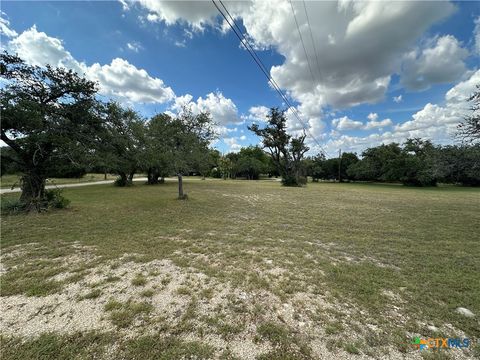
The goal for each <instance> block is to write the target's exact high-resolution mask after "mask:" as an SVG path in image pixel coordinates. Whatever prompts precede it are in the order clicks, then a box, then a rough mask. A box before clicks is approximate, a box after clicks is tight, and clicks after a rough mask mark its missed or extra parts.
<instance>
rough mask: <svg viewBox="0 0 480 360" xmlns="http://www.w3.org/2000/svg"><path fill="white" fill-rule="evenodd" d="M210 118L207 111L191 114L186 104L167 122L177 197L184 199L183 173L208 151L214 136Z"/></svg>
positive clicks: (188, 170) (190, 168) (189, 169)
mask: <svg viewBox="0 0 480 360" xmlns="http://www.w3.org/2000/svg"><path fill="white" fill-rule="evenodd" d="M215 136H216V134H215V132H214V131H213V126H212V119H211V117H210V114H209V113H205V112H202V113H199V114H193V112H192V111H191V109H190V108H189V107H188V106H186V107H184V108H183V110H182V111H181V112H180V114H179V116H178V117H177V118H176V119H171V121H170V122H169V132H168V134H167V138H168V144H169V151H170V152H171V159H172V168H173V171H174V173H175V174H176V175H177V177H178V198H179V199H185V198H186V196H185V194H184V192H183V175H184V174H188V173H189V172H190V171H191V170H192V169H194V166H195V162H196V161H197V159H199V158H200V157H201V156H202V154H203V153H204V152H207V151H208V146H209V144H210V142H211V141H212V140H213V139H214V138H215Z"/></svg>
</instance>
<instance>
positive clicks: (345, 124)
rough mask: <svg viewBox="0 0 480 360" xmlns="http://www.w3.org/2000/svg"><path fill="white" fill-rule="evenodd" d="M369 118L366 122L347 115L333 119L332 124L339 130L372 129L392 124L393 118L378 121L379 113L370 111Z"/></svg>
mask: <svg viewBox="0 0 480 360" xmlns="http://www.w3.org/2000/svg"><path fill="white" fill-rule="evenodd" d="M367 118H368V119H369V121H368V122H367V123H366V124H364V123H362V122H361V121H356V120H352V119H350V118H348V117H347V116H344V117H341V118H337V119H333V120H332V125H333V126H334V127H335V129H336V130H337V131H340V132H341V131H348V130H372V129H382V128H385V127H387V126H391V125H392V124H393V123H392V120H390V119H384V120H381V121H378V114H377V113H370V114H368V116H367Z"/></svg>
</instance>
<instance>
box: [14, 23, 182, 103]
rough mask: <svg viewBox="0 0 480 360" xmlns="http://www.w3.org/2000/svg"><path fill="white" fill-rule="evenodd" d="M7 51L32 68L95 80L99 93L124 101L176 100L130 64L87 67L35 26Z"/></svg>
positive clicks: (118, 62) (120, 62) (157, 81)
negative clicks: (52, 68)
mask: <svg viewBox="0 0 480 360" xmlns="http://www.w3.org/2000/svg"><path fill="white" fill-rule="evenodd" d="M7 48H8V49H9V50H11V51H12V52H15V53H17V54H18V55H19V56H20V57H21V58H22V59H24V60H25V61H26V62H27V63H29V64H32V65H46V64H50V65H52V66H55V67H65V68H67V69H72V70H74V71H76V72H77V73H79V74H82V75H83V74H84V75H86V76H87V77H88V78H89V79H91V80H94V81H98V83H99V87H100V92H101V93H102V94H104V95H108V96H113V97H116V98H118V99H119V100H124V101H127V102H141V103H165V102H168V101H170V100H172V99H173V98H174V97H175V94H174V92H173V90H172V89H171V88H170V87H168V86H166V85H165V84H164V82H163V81H162V80H161V79H159V78H156V77H153V76H151V75H149V74H148V73H147V71H145V70H144V69H139V68H137V67H136V66H134V65H132V64H130V63H129V62H128V61H127V60H124V59H120V58H115V59H113V60H112V61H111V63H110V64H104V65H100V64H98V63H95V64H93V65H91V66H88V65H87V64H85V63H84V62H80V61H78V60H76V59H75V58H74V57H73V56H72V54H71V53H70V52H69V51H67V50H66V49H65V47H64V45H63V43H62V41H61V40H60V39H57V38H55V37H51V36H48V35H47V34H46V33H44V32H41V31H38V30H37V28H36V26H32V27H31V28H30V29H28V30H25V31H24V32H22V33H21V34H20V35H18V36H16V37H14V38H13V39H11V40H10V41H9V42H8V44H7Z"/></svg>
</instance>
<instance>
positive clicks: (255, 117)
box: [242, 105, 270, 122]
mask: <svg viewBox="0 0 480 360" xmlns="http://www.w3.org/2000/svg"><path fill="white" fill-rule="evenodd" d="M269 113H270V109H269V108H268V107H266V106H263V105H261V106H252V107H251V108H250V109H248V115H242V120H245V121H257V122H266V121H267V120H268V119H267V115H268V114H269Z"/></svg>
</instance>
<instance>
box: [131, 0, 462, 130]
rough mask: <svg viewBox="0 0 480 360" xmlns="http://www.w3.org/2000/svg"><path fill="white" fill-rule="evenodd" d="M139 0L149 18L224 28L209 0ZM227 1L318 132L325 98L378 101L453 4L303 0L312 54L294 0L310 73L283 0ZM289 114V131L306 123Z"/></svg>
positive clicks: (328, 101)
mask: <svg viewBox="0 0 480 360" xmlns="http://www.w3.org/2000/svg"><path fill="white" fill-rule="evenodd" d="M139 4H140V5H141V6H143V7H144V8H145V9H146V10H147V12H148V13H149V14H152V15H151V21H164V22H165V23H166V24H167V25H172V24H177V23H183V24H186V25H187V28H190V29H194V30H203V29H204V28H205V27H206V26H213V27H215V28H217V29H218V30H219V31H222V29H223V31H226V29H227V28H226V27H225V26H224V25H225V24H222V22H223V20H221V19H220V17H219V16H218V11H217V10H216V9H215V7H214V6H212V4H211V3H207V2H201V1H200V2H199V1H194V2H188V1H177V2H159V1H155V0H141V1H140V2H139ZM225 5H226V6H227V8H228V9H229V11H230V13H231V14H232V16H234V17H235V18H237V19H241V21H242V22H243V25H244V26H245V29H246V33H247V34H246V35H247V37H248V38H249V39H251V40H252V42H253V43H254V47H255V48H258V49H274V50H276V51H277V52H278V53H279V54H280V55H282V56H283V57H284V58H285V60H284V62H283V63H282V64H280V65H276V66H273V67H272V68H271V69H270V74H271V76H272V77H273V78H274V79H275V81H276V82H277V83H278V85H279V86H280V87H281V88H282V89H284V90H286V92H287V93H288V94H289V96H291V97H292V98H293V100H295V101H296V102H298V104H299V105H298V107H297V110H298V112H299V113H301V114H302V121H303V122H304V123H305V126H307V127H310V128H309V131H310V132H312V133H314V134H316V136H317V137H320V136H322V134H323V133H322V131H323V128H324V123H323V121H322V109H323V108H324V107H325V106H327V105H329V106H330V107H331V108H333V109H341V108H345V107H349V106H355V105H359V104H363V103H376V102H378V101H381V100H382V99H383V98H384V97H385V94H386V91H387V89H388V87H389V85H390V79H391V76H392V75H394V74H398V73H400V71H401V68H402V67H401V65H402V59H404V54H405V53H408V52H409V51H411V49H412V47H413V46H414V45H415V43H416V42H417V41H418V39H419V38H420V37H421V36H422V35H423V34H424V32H425V31H426V30H427V29H428V28H429V27H430V26H431V25H432V24H434V23H435V22H437V21H439V20H441V19H443V18H445V17H446V16H448V15H450V14H451V13H452V12H453V11H454V9H455V7H454V5H452V4H451V3H449V2H446V1H442V2H430V1H425V2H422V1H396V2H383V1H348V0H345V1H344V0H341V1H338V2H333V1H332V2H330V1H328V2H327V1H308V2H306V3H305V5H306V7H307V11H308V15H309V18H310V25H311V30H312V34H313V41H314V43H315V48H316V50H317V54H318V61H317V58H316V56H315V54H314V50H313V46H312V43H311V40H310V36H309V35H310V34H309V28H308V24H307V19H306V16H305V12H304V9H303V4H302V3H301V2H293V5H294V8H295V12H296V15H297V20H298V22H299V26H300V31H301V32H302V35H303V38H304V40H305V42H306V44H305V45H306V47H307V52H308V57H309V60H310V65H311V67H312V70H313V73H314V78H312V76H311V74H310V71H309V66H308V64H307V59H306V57H305V54H304V50H303V47H302V44H301V42H300V41H299V37H298V32H297V28H296V25H295V22H294V19H293V16H292V9H291V6H290V2H289V1H288V0H283V1H264V0H251V1H242V2H225ZM219 19H220V22H219V21H218V20H219ZM312 19H315V20H314V21H312ZM239 21H240V20H239ZM419 56H421V54H420V55H419ZM455 75H456V73H455ZM249 116H253V115H252V114H251V113H249V114H248V115H246V116H244V117H243V118H244V119H245V117H247V118H248V117H249ZM287 119H288V121H287V125H288V129H289V131H290V132H292V133H295V132H297V133H298V132H300V131H302V129H303V126H304V125H303V124H301V123H300V122H299V121H298V120H297V119H295V117H293V116H292V114H291V113H290V111H289V112H287ZM359 123H360V122H359ZM385 124H386V121H385V122H384V125H385ZM378 125H379V124H376V123H372V124H371V125H370V126H375V127H376V126H378ZM346 126H348V125H346ZM350 126H351V124H350ZM353 126H354V127H359V128H360V127H361V126H366V125H364V124H362V123H361V125H360V124H354V125H353Z"/></svg>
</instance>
